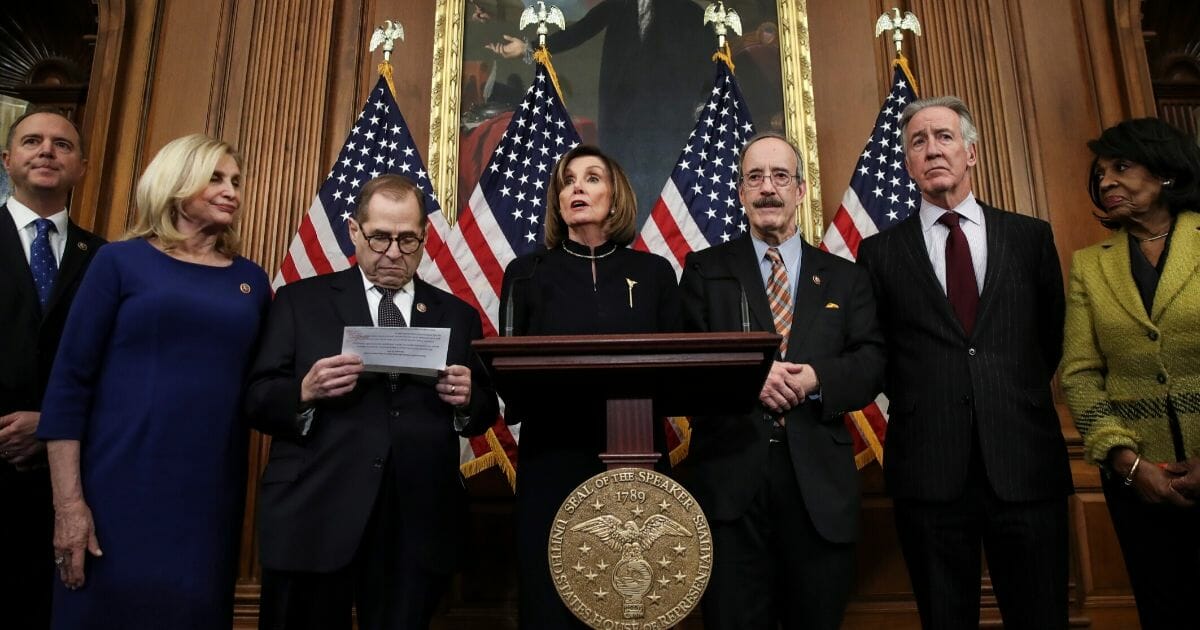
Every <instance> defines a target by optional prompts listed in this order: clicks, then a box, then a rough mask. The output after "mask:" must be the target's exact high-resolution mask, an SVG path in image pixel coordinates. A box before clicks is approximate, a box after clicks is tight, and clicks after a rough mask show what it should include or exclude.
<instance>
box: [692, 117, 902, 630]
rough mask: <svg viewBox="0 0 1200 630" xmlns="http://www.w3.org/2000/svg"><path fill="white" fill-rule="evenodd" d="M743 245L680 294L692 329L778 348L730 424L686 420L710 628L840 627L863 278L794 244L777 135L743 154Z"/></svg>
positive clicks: (877, 368) (783, 144)
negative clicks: (744, 333)
mask: <svg viewBox="0 0 1200 630" xmlns="http://www.w3.org/2000/svg"><path fill="white" fill-rule="evenodd" d="M740 173H741V184H740V186H739V187H738V194H739V197H740V198H741V202H742V207H743V208H744V209H745V212H746V218H747V219H748V221H749V228H750V231H749V234H745V235H743V236H741V237H740V238H737V239H734V240H732V241H729V242H728V243H723V244H721V245H717V246H715V247H711V248H709V249H706V250H702V251H699V252H695V253H692V254H690V255H689V256H688V258H687V260H686V261H685V263H684V270H683V277H682V279H681V280H680V289H681V293H682V295H683V318H684V326H685V328H686V329H688V330H694V331H700V332H710V331H738V330H743V329H744V328H743V326H744V325H745V324H746V322H743V320H742V318H743V317H744V316H743V315H742V311H743V309H742V307H741V304H742V303H745V304H746V306H747V308H746V309H745V310H746V311H748V319H749V321H748V327H749V329H750V330H760V331H761V330H765V331H774V332H777V333H779V334H780V335H781V336H782V337H783V342H782V343H781V345H780V349H779V355H778V356H777V357H776V359H775V363H774V364H773V365H772V366H771V371H770V373H769V374H768V376H767V380H766V382H765V383H763V385H762V390H761V392H760V393H759V404H758V405H757V406H756V407H755V408H754V409H752V410H751V411H750V412H749V413H747V414H743V415H740V416H715V417H703V416H700V417H694V418H693V422H692V441H691V448H690V452H689V455H688V458H687V460H686V463H685V468H684V473H683V474H684V475H685V479H686V481H687V483H688V486H689V488H691V490H692V491H693V492H694V493H695V495H696V497H697V499H698V500H699V501H700V505H701V507H703V508H704V512H705V514H706V515H707V516H708V519H709V523H710V524H711V526H712V532H713V550H714V552H715V557H714V560H713V572H712V577H711V581H710V582H709V586H708V591H707V593H706V594H705V596H704V600H703V602H702V606H703V610H704V627H705V628H775V627H778V626H779V625H782V626H783V627H784V628H837V627H839V625H840V624H841V619H842V615H843V613H844V611H845V607H846V602H847V600H848V599H849V596H850V590H851V588H852V586H853V583H854V542H855V540H857V537H858V525H859V488H858V472H857V470H856V467H855V464H854V452H853V446H852V439H851V436H850V433H849V431H848V430H847V428H846V425H845V423H844V421H843V420H842V416H843V414H844V413H845V412H848V411H853V410H855V409H860V408H862V407H864V406H866V405H867V404H868V403H869V402H871V401H872V400H873V399H874V398H875V395H876V394H877V393H878V392H879V390H880V388H881V386H882V383H883V369H884V347H883V337H882V333H881V332H880V330H879V327H878V324H877V322H876V313H875V299H874V297H873V295H872V290H871V283H870V279H869V278H868V277H867V274H866V273H864V272H863V270H862V269H859V268H857V267H855V266H854V264H852V263H850V262H848V261H845V260H843V259H841V258H838V257H836V256H833V255H831V254H828V253H825V252H822V251H820V250H818V249H817V248H815V247H812V246H811V245H808V244H807V243H805V242H804V240H803V237H802V236H801V234H800V233H799V230H797V227H796V209H797V207H798V206H799V204H800V201H801V200H803V199H804V194H805V182H804V176H803V173H804V170H803V168H802V164H801V159H800V153H799V151H797V150H796V148H795V147H794V146H793V145H792V144H790V143H789V142H788V141H787V140H786V139H785V138H783V137H782V136H779V135H777V134H762V135H759V136H756V137H754V138H751V139H750V141H749V142H747V143H746V146H745V147H744V148H743V149H742V158H741V164H740Z"/></svg>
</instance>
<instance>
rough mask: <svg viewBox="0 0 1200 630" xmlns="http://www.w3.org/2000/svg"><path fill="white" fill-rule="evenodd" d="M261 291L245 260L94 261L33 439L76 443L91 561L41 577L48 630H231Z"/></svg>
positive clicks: (144, 244)
mask: <svg viewBox="0 0 1200 630" xmlns="http://www.w3.org/2000/svg"><path fill="white" fill-rule="evenodd" d="M270 296H271V291H270V285H269V283H268V282H267V277H266V275H265V274H264V273H263V270H262V269H261V268H259V267H258V265H255V264H254V263H252V262H250V261H249V260H246V259H245V258H240V257H239V258H236V259H234V261H233V264H232V265H231V266H229V267H209V266H205V265H198V264H192V263H187V262H183V261H180V260H177V259H175V258H172V257H170V256H168V255H166V254H164V253H163V252H161V251H159V250H158V249H156V248H155V247H154V246H153V245H152V244H150V243H149V242H148V241H145V240H141V239H138V240H132V241H125V242H120V243H114V244H111V245H108V246H106V247H104V248H102V249H101V250H100V251H99V252H97V254H96V257H95V259H94V260H93V261H92V264H91V267H90V269H88V272H87V275H86V276H85V277H84V279H83V282H82V284H81V285H80V288H79V293H78V295H77V296H76V298H75V302H74V305H73V307H72V309H71V312H70V315H69V316H68V319H67V324H66V329H65V331H64V334H63V337H62V343H61V346H60V348H59V353H58V358H57V360H56V361H55V364H54V369H53V371H52V373H51V377H50V383H49V386H48V388H47V392H46V400H45V405H44V406H43V407H42V418H41V422H40V424H39V427H38V437H40V438H41V439H44V440H54V439H66V440H79V441H80V443H81V445H80V447H81V454H80V469H81V475H82V481H83V495H84V499H85V500H86V501H87V504H88V506H89V507H90V508H91V510H92V516H93V518H94V520H95V526H96V536H97V538H98V540H99V542H100V549H101V550H103V552H104V555H103V556H102V557H100V558H93V557H90V556H89V557H88V559H87V563H86V565H85V578H86V583H85V584H84V586H83V588H81V589H79V590H77V591H69V590H67V589H66V588H65V587H64V586H63V585H62V583H61V582H59V581H58V579H57V578H56V579H55V592H54V611H53V624H52V625H53V627H54V628H56V629H61V630H67V629H70V630H79V629H83V628H114V629H116V628H171V629H187V628H196V629H201V628H203V629H205V630H208V629H211V628H229V627H230V626H231V625H232V617H233V588H234V580H235V577H236V570H237V548H238V542H239V540H240V537H241V517H242V511H243V501H244V496H245V486H246V444H247V438H248V430H247V426H246V424H245V423H244V422H243V419H242V417H241V414H240V407H241V394H242V386H243V379H244V376H245V372H246V369H247V368H248V366H249V362H250V358H251V354H252V352H253V349H254V344H255V342H256V341H257V338H258V332H259V326H260V323H261V321H262V316H263V313H264V311H265V309H266V307H267V304H268V302H269V301H270Z"/></svg>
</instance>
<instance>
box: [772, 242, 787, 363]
mask: <svg viewBox="0 0 1200 630" xmlns="http://www.w3.org/2000/svg"><path fill="white" fill-rule="evenodd" d="M767 260H769V261H771V278H770V280H768V281H767V300H768V301H770V303H771V319H773V320H775V332H777V333H779V334H780V335H782V336H783V341H782V342H781V343H780V344H779V356H780V357H783V356H784V355H786V354H787V345H788V337H789V336H790V335H791V334H792V292H791V291H790V290H789V289H788V275H787V268H786V267H784V266H783V257H782V256H780V255H779V248H778V247H771V248H769V249H768V250H767Z"/></svg>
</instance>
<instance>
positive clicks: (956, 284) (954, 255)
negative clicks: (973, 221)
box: [938, 212, 979, 336]
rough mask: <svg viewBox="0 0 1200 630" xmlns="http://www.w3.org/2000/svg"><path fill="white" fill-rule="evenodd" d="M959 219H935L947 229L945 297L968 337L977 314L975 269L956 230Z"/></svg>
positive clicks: (949, 214)
mask: <svg viewBox="0 0 1200 630" xmlns="http://www.w3.org/2000/svg"><path fill="white" fill-rule="evenodd" d="M960 218H961V217H959V215H958V213H957V212H947V213H945V214H943V215H942V216H940V217H938V223H941V224H942V225H944V226H946V227H947V228H949V229H950V234H949V235H948V236H946V297H947V298H949V300H950V306H951V307H953V308H954V314H955V315H957V316H958V321H959V322H960V323H961V324H962V327H963V330H965V331H966V332H967V336H970V335H971V331H972V330H974V328H975V314H976V312H977V311H978V310H979V285H978V284H977V283H976V282H975V266H974V265H973V264H971V246H970V245H968V244H967V235H966V234H963V231H962V227H960V226H959V219H960Z"/></svg>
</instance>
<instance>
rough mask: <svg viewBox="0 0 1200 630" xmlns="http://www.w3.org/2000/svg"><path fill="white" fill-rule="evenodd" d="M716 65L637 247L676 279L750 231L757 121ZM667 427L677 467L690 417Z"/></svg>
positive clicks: (721, 64)
mask: <svg viewBox="0 0 1200 630" xmlns="http://www.w3.org/2000/svg"><path fill="white" fill-rule="evenodd" d="M716 65H717V74H716V78H715V79H714V80H713V87H712V90H711V91H710V92H709V95H708V100H707V101H706V102H705V103H704V106H703V107H702V108H701V109H700V112H699V116H698V117H697V119H696V126H695V127H694V128H692V133H691V135H689V136H688V139H687V142H686V143H685V144H684V145H683V151H682V152H681V153H680V154H679V159H678V160H676V162H675V167H674V170H672V171H671V177H670V178H669V179H667V183H666V184H665V185H664V186H663V190H662V194H661V195H659V198H658V201H657V202H656V203H655V204H654V208H653V209H652V210H651V211H650V216H649V217H648V218H647V219H646V223H645V224H644V225H643V226H642V231H641V233H640V234H639V235H638V237H637V240H636V241H634V244H633V247H634V249H640V250H642V251H648V252H652V253H655V254H658V255H659V256H662V257H663V258H666V259H667V260H668V261H670V263H671V265H672V266H673V267H675V274H676V275H679V274H681V273H683V260H684V258H686V257H687V255H688V254H689V253H690V252H693V251H696V250H700V249H704V248H706V247H708V246H709V245H714V244H717V243H724V242H725V241H728V240H729V239H731V238H736V237H738V236H740V235H742V234H743V233H745V232H746V229H747V227H748V226H747V224H746V215H745V212H744V211H743V210H742V202H741V201H740V200H739V198H738V152H739V151H741V148H742V145H743V144H745V143H746V141H747V140H749V139H750V137H751V136H753V135H754V122H753V121H752V120H751V119H750V108H748V107H747V106H746V101H745V99H743V98H742V91H741V89H740V88H739V87H738V83H737V79H735V78H734V76H733V72H732V71H730V69H729V65H728V64H727V63H726V62H725V60H724V59H720V60H718V61H717V64H716ZM667 424H668V429H669V430H668V431H667V432H666V433H667V446H668V448H669V449H670V451H671V464H672V465H675V464H678V463H679V461H680V460H682V459H683V458H684V457H685V456H686V455H687V449H688V442H689V437H690V435H691V428H690V424H689V422H688V419H687V418H680V417H673V418H669V419H668V421H667Z"/></svg>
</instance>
